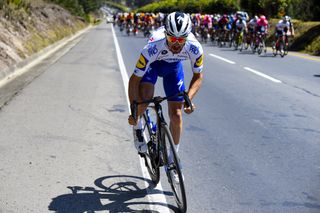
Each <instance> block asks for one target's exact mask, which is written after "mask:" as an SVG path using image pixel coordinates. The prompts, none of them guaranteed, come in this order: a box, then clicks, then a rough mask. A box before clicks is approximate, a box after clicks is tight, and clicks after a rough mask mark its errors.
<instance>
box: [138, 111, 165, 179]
mask: <svg viewBox="0 0 320 213" xmlns="http://www.w3.org/2000/svg"><path fill="white" fill-rule="evenodd" d="M141 119H142V130H143V136H144V138H145V140H146V141H148V143H147V145H148V151H147V153H146V154H144V155H143V158H144V162H145V166H146V167H147V170H148V173H149V175H150V178H151V180H152V182H153V184H155V185H157V184H158V183H159V181H160V169H159V166H158V165H159V163H158V161H159V156H158V155H159V153H158V152H157V151H156V148H155V147H154V145H155V144H153V142H152V141H151V131H152V130H151V127H150V125H149V124H148V122H147V120H148V119H147V114H146V113H144V114H143V116H142V117H141Z"/></svg>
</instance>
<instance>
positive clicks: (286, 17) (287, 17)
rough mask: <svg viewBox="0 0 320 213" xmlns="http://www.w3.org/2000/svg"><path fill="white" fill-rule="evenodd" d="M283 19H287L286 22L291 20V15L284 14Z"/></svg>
mask: <svg viewBox="0 0 320 213" xmlns="http://www.w3.org/2000/svg"><path fill="white" fill-rule="evenodd" d="M282 20H283V21H285V22H287V21H290V17H289V16H283V18H282Z"/></svg>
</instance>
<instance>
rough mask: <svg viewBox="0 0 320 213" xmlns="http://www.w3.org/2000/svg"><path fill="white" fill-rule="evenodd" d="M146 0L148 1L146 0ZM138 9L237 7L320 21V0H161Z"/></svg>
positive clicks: (227, 9)
mask: <svg viewBox="0 0 320 213" xmlns="http://www.w3.org/2000/svg"><path fill="white" fill-rule="evenodd" d="M144 2H146V1H144ZM149 2H150V4H147V5H145V6H143V7H140V8H138V9H137V11H145V12H147V11H148V12H158V11H161V12H172V11H175V10H180V11H184V12H190V13H197V12H201V13H228V12H231V11H235V10H237V9H241V10H245V11H247V12H248V13H249V15H251V16H253V15H256V14H257V15H258V14H264V15H266V16H267V17H268V18H279V17H282V16H283V15H289V16H291V17H293V18H295V19H300V20H303V21H306V20H309V21H317V20H318V21H320V4H319V0H161V1H156V2H154V1H153V0H150V1H149Z"/></svg>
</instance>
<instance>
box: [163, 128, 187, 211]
mask: <svg viewBox="0 0 320 213" xmlns="http://www.w3.org/2000/svg"><path fill="white" fill-rule="evenodd" d="M161 140H162V142H163V145H164V147H163V148H164V156H163V157H164V159H165V164H166V167H167V169H166V173H167V176H168V179H169V183H170V185H171V189H172V192H173V194H174V197H175V200H176V203H177V205H178V207H179V209H180V211H181V212H186V211H187V199H186V193H185V188H184V181H183V176H182V172H181V167H180V166H181V164H180V163H179V157H178V155H177V153H176V149H175V146H174V143H173V139H172V136H171V133H170V130H169V128H168V126H167V125H166V124H164V125H162V126H161ZM174 175H175V176H177V177H178V179H179V180H178V181H175V179H174Z"/></svg>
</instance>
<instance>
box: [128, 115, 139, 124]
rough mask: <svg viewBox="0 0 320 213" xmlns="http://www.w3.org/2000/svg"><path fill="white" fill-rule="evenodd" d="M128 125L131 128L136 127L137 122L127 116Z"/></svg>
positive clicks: (130, 116)
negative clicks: (131, 126)
mask: <svg viewBox="0 0 320 213" xmlns="http://www.w3.org/2000/svg"><path fill="white" fill-rule="evenodd" d="M128 123H129V124H130V125H133V126H135V125H137V121H136V120H135V119H134V118H133V117H132V115H129V118H128Z"/></svg>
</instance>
